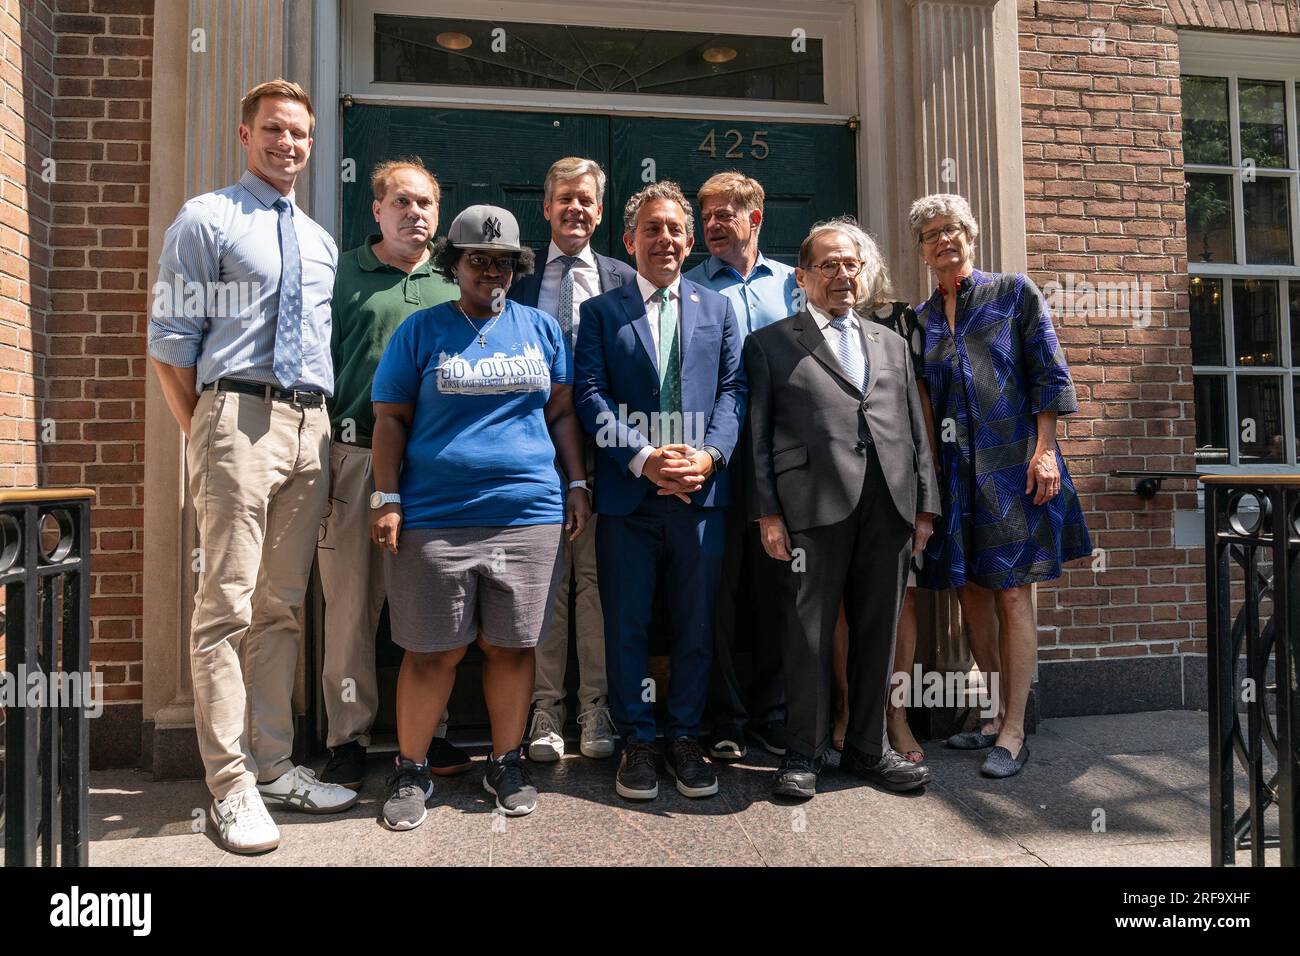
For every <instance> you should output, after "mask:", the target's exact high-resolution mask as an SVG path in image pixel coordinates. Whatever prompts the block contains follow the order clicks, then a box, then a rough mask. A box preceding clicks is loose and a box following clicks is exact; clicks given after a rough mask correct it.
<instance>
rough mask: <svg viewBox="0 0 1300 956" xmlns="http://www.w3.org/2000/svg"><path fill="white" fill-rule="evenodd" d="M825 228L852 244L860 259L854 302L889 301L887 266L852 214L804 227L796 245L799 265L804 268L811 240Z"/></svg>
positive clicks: (877, 304) (877, 305) (875, 306)
mask: <svg viewBox="0 0 1300 956" xmlns="http://www.w3.org/2000/svg"><path fill="white" fill-rule="evenodd" d="M828 232H838V233H839V234H840V235H842V236H845V237H846V238H847V239H848V240H849V242H851V243H853V248H854V250H855V251H856V252H857V254H858V258H859V259H861V260H862V271H861V272H859V273H858V303H857V304H858V306H859V307H860V308H861V307H866V308H869V309H878V308H880V306H882V305H884V304H885V303H887V302H889V301H890V300H891V298H892V297H893V294H894V289H893V286H892V285H891V284H890V281H889V269H888V268H887V267H886V266H885V257H884V256H882V255H881V254H880V249H879V247H878V246H877V245H876V243H875V240H873V239H872V238H871V236H869V235H868V234H867V232H866V230H865V229H863V228H862V227H861V226H859V225H858V221H857V220H856V219H854V218H853V217H852V216H836V217H835V218H834V219H826V220H824V221H822V222H819V223H816V224H815V225H814V226H813V227H812V229H810V230H808V235H807V237H806V238H805V239H804V241H803V242H802V243H801V244H800V246H799V268H800V269H807V268H809V267H810V266H811V265H812V248H813V243H815V242H816V241H817V239H818V238H819V237H820V236H824V235H825V234H826V233H828Z"/></svg>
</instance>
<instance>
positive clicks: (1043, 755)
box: [90, 711, 1277, 866]
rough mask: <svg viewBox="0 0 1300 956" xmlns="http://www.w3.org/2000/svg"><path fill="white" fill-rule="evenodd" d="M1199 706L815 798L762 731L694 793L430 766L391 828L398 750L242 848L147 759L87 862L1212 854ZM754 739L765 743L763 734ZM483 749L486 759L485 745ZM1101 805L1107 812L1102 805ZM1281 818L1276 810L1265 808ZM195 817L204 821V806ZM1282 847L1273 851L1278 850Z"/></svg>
mask: <svg viewBox="0 0 1300 956" xmlns="http://www.w3.org/2000/svg"><path fill="white" fill-rule="evenodd" d="M1206 729H1207V719H1206V716H1205V715H1204V714H1202V713H1197V712H1188V711H1164V712H1156V713H1145V714H1126V715H1119V716H1102V717H1075V718H1065V719H1058V720H1049V721H1045V722H1044V723H1043V725H1042V726H1041V728H1040V730H1039V732H1038V733H1036V734H1033V735H1031V736H1030V738H1029V746H1030V750H1031V754H1032V756H1031V759H1030V762H1029V765H1028V766H1027V767H1026V769H1025V770H1024V772H1022V773H1021V774H1020V775H1019V776H1017V777H1014V778H1012V779H1010V780H1001V781H999V780H987V779H985V778H983V777H981V776H980V774H979V765H980V763H981V762H982V760H983V757H984V754H983V753H972V752H960V751H952V750H946V749H944V748H943V747H942V746H941V745H940V744H939V743H937V742H936V743H931V744H929V745H927V755H928V756H927V763H928V764H929V765H930V767H931V769H932V770H933V771H934V774H935V778H936V782H935V783H934V784H932V785H931V786H930V787H928V788H927V790H926V792H925V793H924V794H921V795H903V796H899V795H894V794H889V793H886V792H883V791H879V790H876V789H875V788H873V787H871V786H868V785H865V784H862V783H861V782H860V781H857V780H856V779H854V778H851V777H848V776H846V775H842V774H840V773H839V772H838V771H837V770H828V771H827V772H826V773H825V774H824V775H823V776H822V778H821V783H820V785H819V793H818V796H817V797H816V799H814V800H813V801H812V802H811V803H807V804H801V805H795V804H786V803H777V802H775V801H774V800H773V799H772V797H771V796H770V795H769V792H768V788H769V786H770V784H771V778H772V774H771V771H772V769H773V768H775V766H776V760H775V759H773V758H771V757H769V756H768V754H767V753H766V752H764V751H762V750H757V748H753V749H751V751H750V756H749V757H748V758H747V759H746V760H744V761H742V762H741V763H740V764H738V765H732V766H724V767H721V768H720V769H719V779H720V783H721V792H720V793H719V795H718V796H716V797H714V798H711V799H706V800H698V801H697V800H689V799H687V798H685V797H682V796H681V795H680V794H678V793H677V791H676V789H675V788H674V787H673V785H672V783H671V780H669V779H668V778H666V777H665V776H661V779H660V795H659V799H658V800H655V801H651V802H650V803H649V804H645V805H636V804H632V803H629V802H627V801H624V800H622V799H621V798H619V797H618V796H616V795H615V794H614V789H613V773H614V764H613V761H612V760H607V761H592V760H587V759H585V758H583V757H567V758H566V759H565V760H563V761H561V762H560V763H559V764H550V765H547V764H532V765H530V768H531V770H532V773H533V777H534V780H535V782H536V783H537V785H538V788H539V789H540V790H541V794H542V796H541V800H540V802H539V805H538V808H537V810H536V812H534V813H533V814H532V815H530V816H527V817H521V818H517V819H509V818H506V817H503V816H500V815H497V814H493V813H492V812H491V811H492V806H493V804H492V803H491V797H490V796H489V795H488V794H487V793H485V792H484V790H483V788H482V771H481V769H480V767H479V766H476V767H475V769H474V770H473V771H471V772H470V773H467V774H465V775H463V776H461V777H458V778H455V779H452V780H441V779H437V778H435V781H434V784H435V796H434V800H433V803H432V805H431V807H430V810H429V818H428V820H427V821H426V822H425V824H424V825H423V826H422V827H420V828H419V829H418V830H415V831H412V832H409V833H392V832H389V831H388V830H386V829H384V828H383V827H381V826H380V825H379V823H378V822H377V816H378V813H379V810H380V808H381V807H382V805H383V801H384V799H385V797H386V793H385V791H384V778H385V776H386V775H387V770H388V766H389V764H388V762H387V760H386V759H383V758H377V759H375V760H374V761H373V762H372V767H371V772H370V774H369V777H368V780H367V785H366V787H365V789H364V791H363V793H362V799H361V801H360V802H359V803H358V804H357V806H356V807H354V808H353V809H352V810H350V811H349V812H347V813H345V814H341V815H338V816H328V817H321V816H308V815H306V814H301V813H293V812H285V811H274V813H275V817H276V820H277V822H278V823H279V825H280V828H281V834H282V842H281V844H280V848H279V849H278V850H276V851H275V852H273V853H270V854H267V855H264V856H260V857H239V856H235V855H233V854H230V853H226V852H225V851H223V850H222V849H221V848H220V847H219V846H218V845H217V844H216V843H215V842H214V841H213V839H212V838H211V837H209V836H208V835H207V834H206V833H204V832H195V830H194V826H200V827H201V823H202V821H203V820H204V819H205V816H206V810H207V806H208V802H209V798H208V795H207V792H206V789H205V788H204V786H203V784H202V783H201V782H200V781H182V782H172V783H155V782H153V781H151V780H150V779H149V777H148V775H146V774H145V773H142V772H138V771H106V772H100V773H95V774H93V775H92V782H91V787H92V790H91V801H90V816H91V829H92V833H93V844H92V846H91V851H90V860H91V864H92V865H101V866H102V865H125V866H141V865H161V866H277V865H305V866H322V865H331V864H356V865H363V866H365V865H404V864H406V865H426V866H428V865H437V866H444V865H488V866H492V865H498V866H499V865H524V866H537V865H568V864H580V865H582V864H585V865H606V866H607V865H615V866H654V865H663V864H668V865H710V864H730V865H757V866H764V865H768V866H806V865H826V864H832V865H834V864H841V865H923V866H924V865H942V866H951V865H975V866H1077V865H1083V866H1146V865H1173V866H1207V865H1208V864H1209V861H1210V844H1209V790H1208V756H1207V750H1206ZM755 750H757V753H756V752H755ZM481 759H482V758H478V759H477V760H476V764H480V763H481ZM1103 814H1104V816H1103ZM1271 816H1272V821H1273V832H1276V820H1277V815H1276V811H1272V812H1271ZM196 820H197V821H199V822H198V823H197V824H196V823H195V821H196ZM1270 856H1271V858H1272V859H1271V863H1272V865H1276V864H1277V851H1276V850H1273V851H1270Z"/></svg>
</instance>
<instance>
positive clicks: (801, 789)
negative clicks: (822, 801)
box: [772, 751, 822, 800]
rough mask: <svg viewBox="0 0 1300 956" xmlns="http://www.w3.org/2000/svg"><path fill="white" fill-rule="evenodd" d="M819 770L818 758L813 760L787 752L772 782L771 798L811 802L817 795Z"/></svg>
mask: <svg viewBox="0 0 1300 956" xmlns="http://www.w3.org/2000/svg"><path fill="white" fill-rule="evenodd" d="M821 769H822V761H821V758H820V757H818V758H816V759H814V758H812V757H805V756H804V755H803V754H797V753H795V752H794V751H789V752H788V753H786V755H785V757H784V758H782V760H781V766H780V767H779V768H777V771H776V779H775V780H774V781H773V782H772V796H774V797H793V798H795V799H797V800H811V799H812V798H813V797H814V796H816V795H817V774H819V773H821Z"/></svg>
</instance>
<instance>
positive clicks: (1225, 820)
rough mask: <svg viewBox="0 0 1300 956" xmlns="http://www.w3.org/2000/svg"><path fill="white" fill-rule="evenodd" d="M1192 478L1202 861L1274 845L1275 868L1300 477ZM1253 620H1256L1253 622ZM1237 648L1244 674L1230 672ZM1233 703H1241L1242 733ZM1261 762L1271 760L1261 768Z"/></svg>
mask: <svg viewBox="0 0 1300 956" xmlns="http://www.w3.org/2000/svg"><path fill="white" fill-rule="evenodd" d="M1201 480H1202V481H1203V482H1204V483H1205V486H1206V487H1205V497H1206V500H1205V603H1206V617H1207V623H1208V629H1207V634H1206V637H1207V644H1206V652H1207V655H1208V661H1207V676H1208V689H1209V709H1210V852H1211V863H1212V864H1213V865H1214V866H1226V865H1227V864H1230V863H1233V862H1234V861H1235V858H1236V851H1237V850H1238V849H1246V848H1249V849H1250V861H1251V865H1252V866H1263V865H1264V851H1265V849H1266V848H1268V847H1271V846H1276V847H1278V848H1279V851H1280V856H1281V863H1282V865H1283V866H1295V865H1296V842H1297V820H1296V810H1297V801H1296V784H1297V782H1298V781H1297V771H1296V763H1297V747H1300V690H1298V687H1297V680H1296V664H1297V656H1298V655H1300V475H1212V476H1205V477H1202V479H1201ZM1234 565H1235V566H1236V567H1238V568H1239V569H1240V571H1241V576H1240V577H1241V580H1239V581H1235V582H1234V581H1233V576H1232V575H1233V567H1234ZM1234 597H1236V598H1237V599H1236V600H1234ZM1234 607H1235V608H1236V613H1235V614H1234V613H1233V610H1234ZM1262 618H1266V621H1264V623H1263V625H1262V626H1261V619H1262ZM1243 654H1244V656H1245V664H1244V675H1242V676H1241V677H1240V678H1239V677H1238V670H1239V668H1240V666H1241V658H1242V656H1243ZM1270 661H1271V662H1272V665H1273V672H1272V680H1271V683H1270V675H1269V663H1270ZM1270 702H1271V703H1272V705H1273V706H1272V708H1271V709H1272V711H1273V712H1272V713H1270V706H1269V705H1270ZM1240 707H1244V709H1245V715H1246V721H1245V723H1246V726H1245V730H1244V731H1243V729H1242V721H1241V713H1242V711H1241V710H1240V709H1239V708H1240ZM1266 751H1267V753H1266ZM1234 755H1235V758H1236V760H1237V761H1239V762H1240V764H1241V766H1242V769H1243V770H1244V772H1245V775H1246V778H1247V783H1248V786H1249V794H1250V797H1249V806H1248V807H1247V809H1246V811H1245V812H1244V813H1242V814H1241V816H1239V817H1238V816H1236V808H1235V806H1234V798H1235V793H1234V785H1235V782H1236V772H1235V771H1236V768H1235V766H1234V763H1233V761H1234ZM1270 763H1275V769H1274V771H1273V772H1272V773H1271V774H1270V773H1269V765H1270ZM1270 807H1276V808H1277V812H1278V832H1277V835H1276V836H1275V837H1274V836H1270V835H1268V834H1266V832H1265V830H1266V828H1265V814H1266V812H1267V811H1268V810H1269V808H1270Z"/></svg>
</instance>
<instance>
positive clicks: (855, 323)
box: [808, 302, 867, 359]
mask: <svg viewBox="0 0 1300 956" xmlns="http://www.w3.org/2000/svg"><path fill="white" fill-rule="evenodd" d="M808 312H809V313H810V314H811V315H812V317H813V319H814V320H815V321H816V322H817V328H819V329H821V330H822V335H824V336H826V343H827V344H828V345H829V346H830V347H831V351H832V352H834V353H835V355H836V357H837V358H838V357H839V354H840V335H841V332H840V330H839V329H837V328H835V326H833V325H831V320H832V319H834V318H835V316H833V315H829V314H828V313H826V312H823V311H822V310H821V309H819V308H817V306H815V305H813V304H812V303H811V302H809V303H808ZM848 315H849V328H851V329H856V330H857V333H858V340H859V341H860V342H861V343H862V356H863V358H864V359H865V358H866V356H867V341H866V332H867V329H866V324H867V323H866V321H865V320H864V319H863V318H862V317H861V316H860V315H858V313H857V312H855V311H854V310H853V309H849V312H848Z"/></svg>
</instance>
